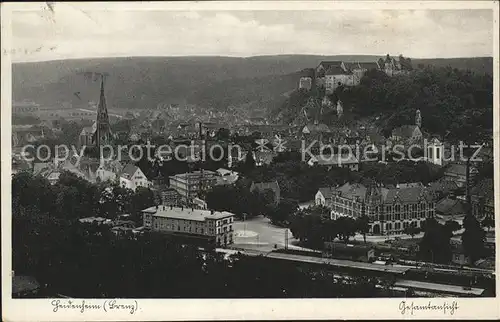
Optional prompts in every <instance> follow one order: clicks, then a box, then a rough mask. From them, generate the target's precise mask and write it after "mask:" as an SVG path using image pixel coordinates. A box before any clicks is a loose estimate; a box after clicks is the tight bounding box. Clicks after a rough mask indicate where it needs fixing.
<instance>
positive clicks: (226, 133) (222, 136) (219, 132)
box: [215, 128, 231, 141]
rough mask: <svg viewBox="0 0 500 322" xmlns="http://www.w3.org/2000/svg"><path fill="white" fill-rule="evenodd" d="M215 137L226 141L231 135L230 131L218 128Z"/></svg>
mask: <svg viewBox="0 0 500 322" xmlns="http://www.w3.org/2000/svg"><path fill="white" fill-rule="evenodd" d="M215 137H216V138H217V140H221V141H227V140H229V138H230V137H231V131H229V130H228V129H226V128H220V129H218V130H217V133H216V134H215Z"/></svg>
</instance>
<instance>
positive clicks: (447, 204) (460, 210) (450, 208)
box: [436, 197, 466, 216]
mask: <svg viewBox="0 0 500 322" xmlns="http://www.w3.org/2000/svg"><path fill="white" fill-rule="evenodd" d="M436 212H439V213H441V214H443V215H448V216H456V215H463V214H465V213H466V209H465V204H464V202H463V201H461V200H459V199H453V198H448V197H447V198H443V199H441V200H439V201H438V202H437V203H436Z"/></svg>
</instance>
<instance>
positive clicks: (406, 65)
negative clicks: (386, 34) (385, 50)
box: [377, 54, 413, 77]
mask: <svg viewBox="0 0 500 322" xmlns="http://www.w3.org/2000/svg"><path fill="white" fill-rule="evenodd" d="M377 63H378V65H379V66H380V68H381V69H382V70H383V71H384V72H385V73H386V74H387V76H391V77H392V76H397V75H406V74H408V73H409V72H410V71H411V70H412V69H413V67H412V64H411V59H410V58H404V57H403V56H402V55H400V56H399V57H398V59H396V58H394V57H391V56H390V55H389V54H387V56H386V57H385V58H380V59H379V60H378V62H377Z"/></svg>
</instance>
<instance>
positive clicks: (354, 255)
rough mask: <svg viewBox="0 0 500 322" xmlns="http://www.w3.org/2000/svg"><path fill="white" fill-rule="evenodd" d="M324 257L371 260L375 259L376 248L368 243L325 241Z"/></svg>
mask: <svg viewBox="0 0 500 322" xmlns="http://www.w3.org/2000/svg"><path fill="white" fill-rule="evenodd" d="M323 257H326V258H332V257H333V258H341V259H347V260H355V261H361V262H370V261H372V260H373V259H375V249H374V248H373V247H371V246H367V245H352V244H345V243H341V242H340V243H339V242H325V243H324V250H323Z"/></svg>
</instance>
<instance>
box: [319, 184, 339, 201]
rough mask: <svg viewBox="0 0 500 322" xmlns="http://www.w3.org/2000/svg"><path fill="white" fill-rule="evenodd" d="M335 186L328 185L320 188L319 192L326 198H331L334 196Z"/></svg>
mask: <svg viewBox="0 0 500 322" xmlns="http://www.w3.org/2000/svg"><path fill="white" fill-rule="evenodd" d="M335 190H336V189H335V188H334V187H327V188H319V192H321V194H322V195H323V197H325V199H329V198H331V197H332V196H333V194H334V193H335Z"/></svg>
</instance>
